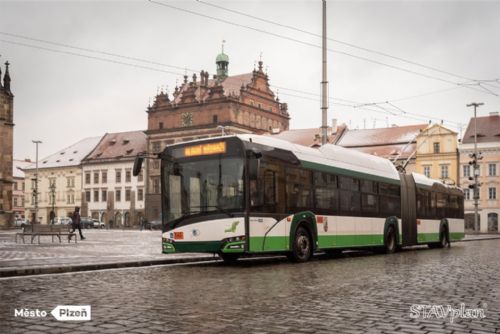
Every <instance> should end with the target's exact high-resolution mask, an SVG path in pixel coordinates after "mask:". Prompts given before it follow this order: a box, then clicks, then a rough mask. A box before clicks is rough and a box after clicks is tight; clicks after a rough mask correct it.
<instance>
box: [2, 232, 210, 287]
mask: <svg viewBox="0 0 500 334" xmlns="http://www.w3.org/2000/svg"><path fill="white" fill-rule="evenodd" d="M16 232H20V230H19V231H2V232H1V233H0V277H1V276H7V275H9V276H12V274H16V272H19V274H25V273H30V272H31V273H44V272H48V271H49V269H51V270H59V271H64V270H68V271H69V270H74V269H77V267H85V268H90V269H99V268H102V267H105V266H106V265H107V266H109V265H115V264H123V265H128V264H134V263H136V264H141V263H145V264H148V263H157V262H160V263H161V262H165V261H168V260H176V259H187V260H190V259H195V258H202V257H205V258H206V257H207V254H195V253H193V254H169V255H165V254H162V253H161V231H149V230H144V231H138V230H97V229H84V230H83V234H84V236H85V237H86V239H85V240H80V239H78V242H77V243H76V244H75V242H74V241H72V242H70V243H68V242H67V240H62V242H61V243H59V240H58V239H57V238H54V241H55V242H52V237H50V236H42V237H41V239H40V244H38V241H37V240H35V241H34V243H33V244H31V243H30V238H29V237H25V241H26V243H23V242H22V240H21V239H18V242H17V243H16V242H15V234H16ZM53 272H54V271H53Z"/></svg>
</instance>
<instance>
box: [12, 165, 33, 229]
mask: <svg viewBox="0 0 500 334" xmlns="http://www.w3.org/2000/svg"><path fill="white" fill-rule="evenodd" d="M32 163H33V162H32V161H31V160H29V159H25V160H14V167H13V175H14V184H13V187H12V188H13V189H12V211H13V213H14V217H15V218H16V219H18V218H27V217H26V216H25V214H24V199H25V191H26V181H25V175H24V168H26V167H28V166H29V165H31V164H32Z"/></svg>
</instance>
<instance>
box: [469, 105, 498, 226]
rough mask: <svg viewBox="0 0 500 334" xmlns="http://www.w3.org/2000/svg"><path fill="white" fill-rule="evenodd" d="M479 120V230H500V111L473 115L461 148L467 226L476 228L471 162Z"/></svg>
mask: <svg viewBox="0 0 500 334" xmlns="http://www.w3.org/2000/svg"><path fill="white" fill-rule="evenodd" d="M476 121H477V147H478V152H480V155H481V156H482V159H480V160H478V165H479V169H478V173H479V174H478V175H479V177H478V179H479V183H480V187H479V210H478V212H479V230H480V232H484V233H486V232H490V233H491V232H500V229H499V224H498V218H499V216H500V115H499V114H498V113H490V115H489V116H484V117H477V118H476V119H474V118H472V119H471V120H470V122H469V124H468V126H467V130H466V131H465V134H464V137H463V139H462V142H461V143H460V145H459V150H460V171H459V173H460V185H461V187H462V188H463V190H464V193H465V228H466V229H467V230H469V231H470V230H473V229H474V191H473V189H471V188H469V185H473V184H474V181H473V176H474V169H473V166H472V165H471V164H470V163H469V162H470V161H471V156H470V155H471V154H472V153H474V133H475V131H474V128H475V123H476Z"/></svg>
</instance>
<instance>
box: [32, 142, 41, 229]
mask: <svg viewBox="0 0 500 334" xmlns="http://www.w3.org/2000/svg"><path fill="white" fill-rule="evenodd" d="M32 142H33V144H35V145H36V162H35V166H36V171H35V191H34V197H35V219H34V220H33V224H35V223H36V221H37V219H38V144H41V143H42V141H41V140H32Z"/></svg>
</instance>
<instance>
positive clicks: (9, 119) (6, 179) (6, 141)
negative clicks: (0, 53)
mask: <svg viewBox="0 0 500 334" xmlns="http://www.w3.org/2000/svg"><path fill="white" fill-rule="evenodd" d="M13 114H14V95H13V94H12V92H11V91H10V75H9V62H6V63H5V75H4V77H3V84H2V71H1V70H0V229H2V228H7V227H8V226H9V224H10V223H12V222H13V219H14V216H13V211H12V188H13V187H12V185H13V183H14V180H13V176H12V163H13V157H12V156H13V147H14V143H13V142H14V115H13Z"/></svg>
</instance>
